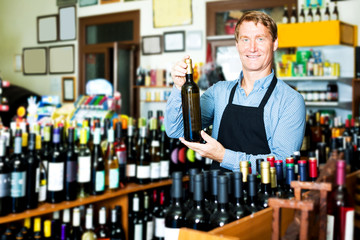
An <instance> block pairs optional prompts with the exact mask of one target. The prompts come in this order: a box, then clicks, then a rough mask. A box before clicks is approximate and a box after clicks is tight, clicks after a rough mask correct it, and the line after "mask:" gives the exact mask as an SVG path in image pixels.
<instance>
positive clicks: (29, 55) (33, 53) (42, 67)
mask: <svg viewBox="0 0 360 240" xmlns="http://www.w3.org/2000/svg"><path fill="white" fill-rule="evenodd" d="M22 55H23V64H22V65H23V73H24V75H45V74H46V73H47V48H45V47H34V48H24V49H23V54H22Z"/></svg>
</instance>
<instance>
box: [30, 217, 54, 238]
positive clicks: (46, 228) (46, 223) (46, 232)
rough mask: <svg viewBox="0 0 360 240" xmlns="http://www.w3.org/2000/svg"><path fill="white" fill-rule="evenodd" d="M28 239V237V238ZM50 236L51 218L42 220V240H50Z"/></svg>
mask: <svg viewBox="0 0 360 240" xmlns="http://www.w3.org/2000/svg"><path fill="white" fill-rule="evenodd" d="M29 239H30V238H29ZM52 239H53V238H52V236H51V220H45V221H44V240H52Z"/></svg>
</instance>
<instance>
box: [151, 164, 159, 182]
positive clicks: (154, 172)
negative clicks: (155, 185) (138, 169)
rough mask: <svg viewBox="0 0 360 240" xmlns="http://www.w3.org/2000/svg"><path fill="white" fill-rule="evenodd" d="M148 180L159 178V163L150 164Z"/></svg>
mask: <svg viewBox="0 0 360 240" xmlns="http://www.w3.org/2000/svg"><path fill="white" fill-rule="evenodd" d="M150 169H151V170H150V171H151V173H150V178H151V179H159V178H160V162H152V163H150Z"/></svg>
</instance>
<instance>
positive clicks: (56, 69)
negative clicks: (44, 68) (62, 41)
mask: <svg viewBox="0 0 360 240" xmlns="http://www.w3.org/2000/svg"><path fill="white" fill-rule="evenodd" d="M74 54H75V51H74V45H60V46H51V47H49V73H50V74H63V73H74V71H75V68H74V61H75V57H74Z"/></svg>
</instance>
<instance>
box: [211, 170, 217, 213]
mask: <svg viewBox="0 0 360 240" xmlns="http://www.w3.org/2000/svg"><path fill="white" fill-rule="evenodd" d="M219 175H220V170H219V169H211V170H210V188H211V197H210V204H209V211H210V213H213V212H214V211H216V210H217V206H218V181H217V177H218V176H219Z"/></svg>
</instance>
